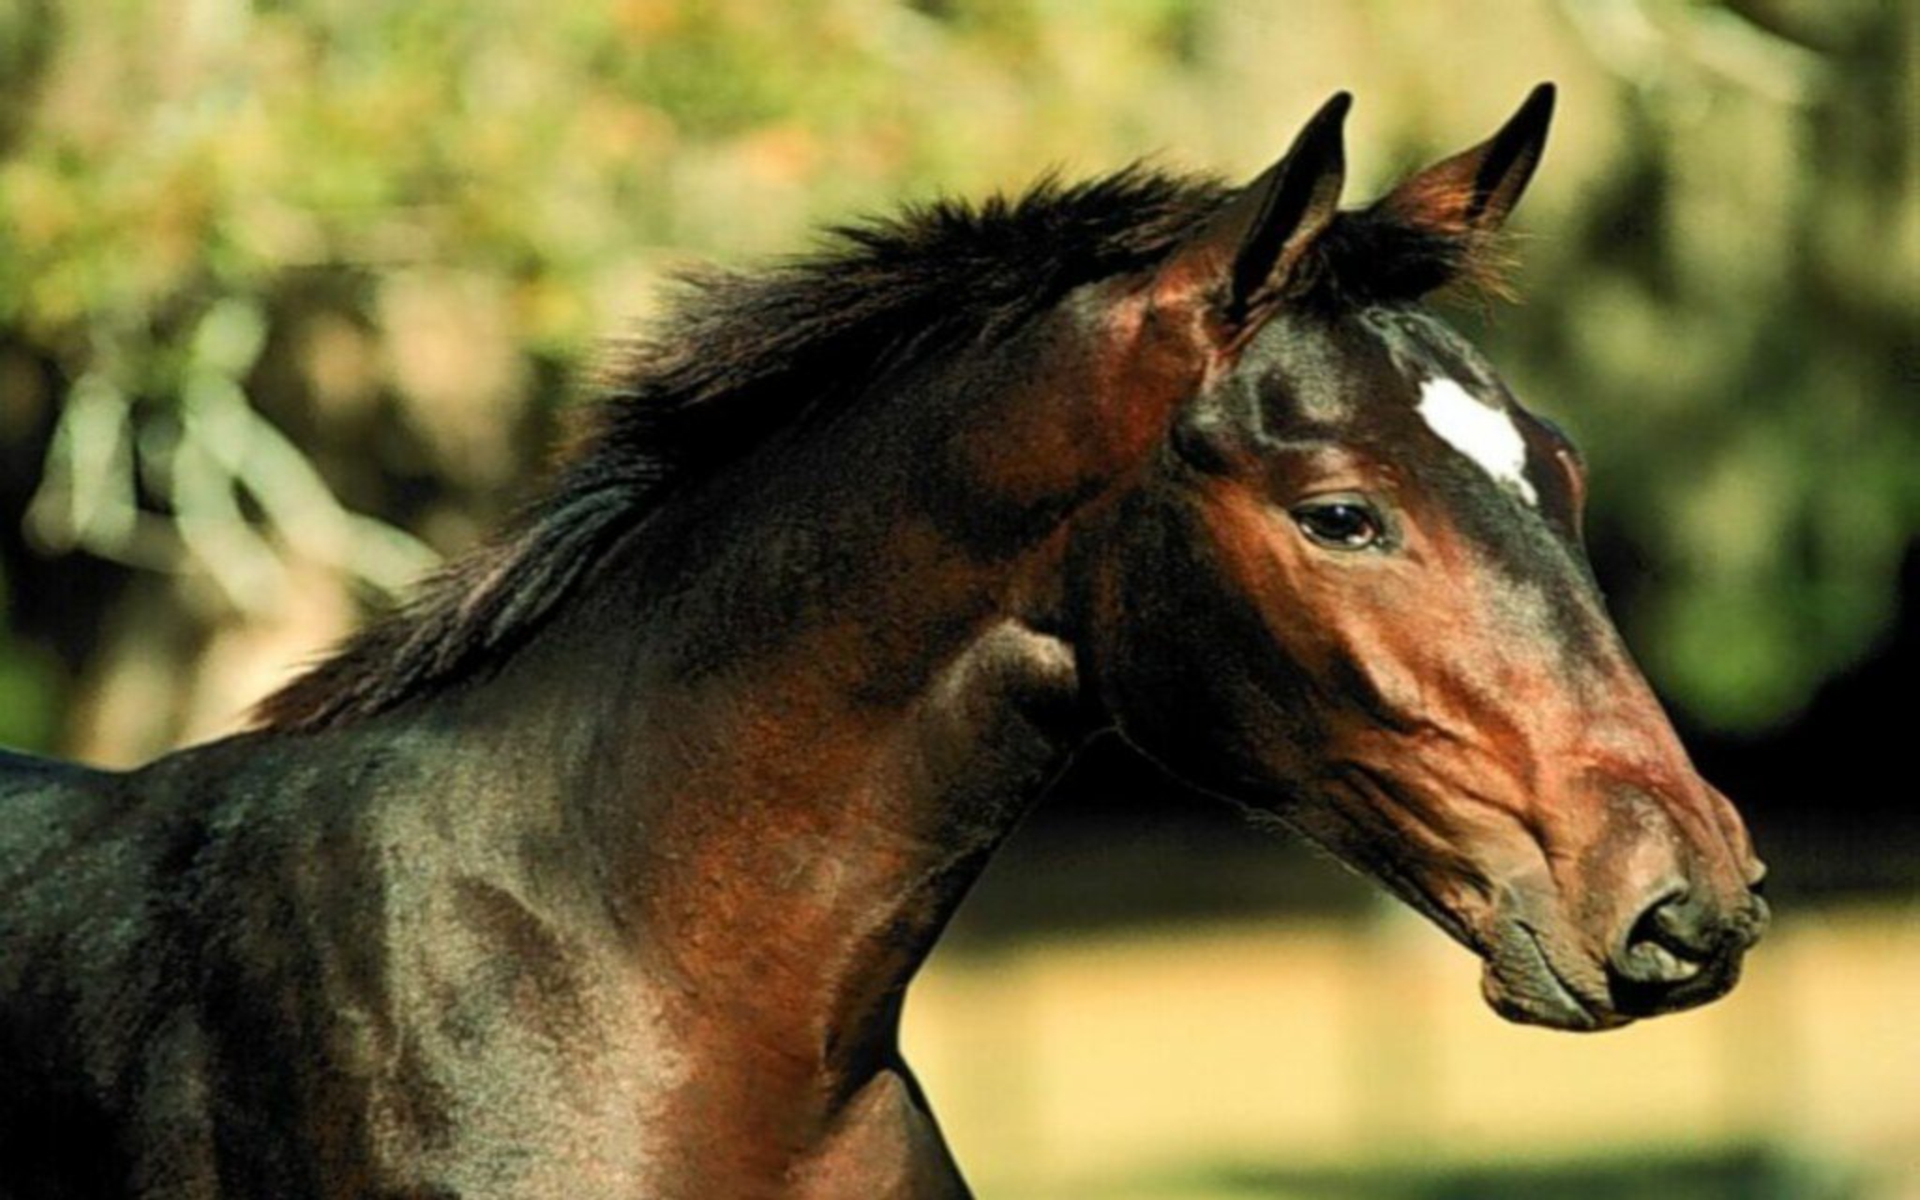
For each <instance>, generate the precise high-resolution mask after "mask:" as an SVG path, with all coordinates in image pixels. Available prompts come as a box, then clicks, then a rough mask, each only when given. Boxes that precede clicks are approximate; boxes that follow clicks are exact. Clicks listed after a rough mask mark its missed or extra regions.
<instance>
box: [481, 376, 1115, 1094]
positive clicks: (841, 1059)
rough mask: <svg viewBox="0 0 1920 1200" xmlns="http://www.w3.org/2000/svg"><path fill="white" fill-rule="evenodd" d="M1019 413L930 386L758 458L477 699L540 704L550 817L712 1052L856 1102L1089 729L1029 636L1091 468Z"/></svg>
mask: <svg viewBox="0 0 1920 1200" xmlns="http://www.w3.org/2000/svg"><path fill="white" fill-rule="evenodd" d="M1032 399H1033V398H1032V397H1030V396H1029V397H1021V396H1018V395H1003V396H1000V397H999V398H997V399H988V400H982V399H981V398H980V397H979V396H978V395H977V394H971V393H969V392H968V391H967V389H965V388H964V387H962V386H959V385H955V386H954V387H953V388H952V389H950V390H942V389H941V388H940V387H938V386H933V387H929V388H928V390H927V393H926V394H922V395H915V396H893V397H888V398H886V399H885V400H884V401H883V402H882V403H879V404H875V405H873V406H871V407H870V408H869V409H867V410H865V411H862V412H855V413H849V414H845V415H844V416H843V418H841V419H837V420H835V421H834V422H833V423H832V424H831V427H830V428H828V429H826V430H823V431H819V432H817V433H816V434H813V435H809V436H805V437H797V438H794V439H792V440H791V441H790V442H789V443H788V444H785V445H782V446H778V447H769V448H767V449H766V450H765V451H764V452H762V453H761V454H759V455H758V456H755V457H750V458H749V459H748V460H747V461H745V462H743V463H741V464H740V465H739V467H738V468H737V469H736V470H735V471H733V472H731V473H730V474H729V475H727V476H724V477H720V478H716V479H714V480H711V481H709V483H708V485H707V486H705V487H704V488H703V489H701V490H698V491H696V492H694V493H693V494H691V495H690V496H689V497H688V498H687V502H686V503H685V504H684V505H683V507H682V508H681V509H680V510H678V511H673V512H663V513H661V514H660V515H659V517H658V519H657V520H656V521H654V522H653V523H652V528H651V531H650V532H646V533H643V534H642V535H641V536H639V537H637V538H636V539H635V544H634V545H633V546H630V547H628V548H627V550H626V551H624V552H623V553H624V561H622V562H620V563H618V564H615V565H613V566H611V567H610V569H609V570H607V571H606V572H603V573H602V582H601V584H600V585H599V586H597V587H596V588H595V589H594V590H593V592H592V593H590V594H589V595H587V596H584V597H582V598H581V601H580V602H579V603H577V604H576V605H575V606H574V611H573V612H572V613H571V614H569V616H568V617H567V619H566V620H565V621H564V622H563V623H562V628H560V629H558V630H556V631H555V632H554V633H553V634H552V635H551V636H548V637H546V638H544V639H542V640H543V642H544V643H545V646H546V649H545V650H544V651H542V653H543V654H544V656H545V661H544V662H541V661H539V656H535V662H534V665H533V666H531V667H528V668H520V669H517V670H516V671H514V672H509V673H507V674H504V675H503V676H502V677H501V678H500V680H499V681H497V682H498V686H504V687H508V688H511V689H513V690H514V692H515V696H516V701H515V702H516V705H517V706H518V707H520V708H521V709H522V710H523V711H527V710H529V709H537V708H539V707H540V705H539V702H538V701H537V700H536V699H535V697H536V696H537V695H538V694H539V693H540V691H541V689H542V687H545V688H546V689H547V690H548V692H549V693H550V695H551V696H552V698H553V703H552V704H551V705H549V706H548V711H549V712H550V713H552V714H553V717H552V719H551V720H548V721H545V722H540V721H534V722H531V723H530V724H529V725H528V729H529V730H530V731H532V736H533V737H534V738H535V739H536V740H537V741H539V742H540V744H541V745H543V746H567V747H572V749H571V750H568V751H564V752H563V753H564V754H565V755H567V756H569V757H570V759H571V761H569V762H568V763H566V764H564V765H563V766H562V767H561V768H560V770H561V774H562V776H563V777H564V778H565V779H566V780H567V782H566V783H565V785H564V786H563V788H562V790H563V791H564V792H565V793H566V794H565V795H564V796H561V797H558V798H557V799H558V801H559V802H560V803H563V804H566V805H568V806H570V807H571V808H572V809H573V810H574V811H576V812H577V813H580V814H583V815H581V816H579V817H578V819H577V820H576V821H575V822H574V824H575V827H576V828H577V829H579V830H580V831H582V832H583V834H584V836H587V837H588V838H589V839H590V840H591V841H592V842H593V844H594V853H595V854H596V855H597V856H599V857H600V858H601V859H602V861H604V863H605V864H606V867H605V870H604V871H603V872H602V877H603V878H605V879H607V880H609V881H610V882H609V884H608V886H609V887H611V888H612V889H614V891H615V892H616V893H617V894H616V895H614V896H612V897H609V899H610V901H611V903H612V906H613V907H614V909H615V910H616V911H617V912H619V913H620V915H621V919H622V920H621V923H622V925H623V926H624V927H625V928H627V929H630V930H632V931H633V933H634V937H633V944H634V950H635V953H636V954H637V955H638V956H639V957H640V959H641V960H642V961H643V962H644V963H645V964H646V965H647V967H648V969H649V971H651V972H653V973H655V974H657V975H659V976H662V977H665V978H669V979H671V980H672V981H674V983H675V985H676V992H675V994H678V995H681V996H684V997H685V998H686V1010H685V1013H684V1014H683V1019H684V1020H685V1021H687V1022H691V1023H693V1024H695V1025H709V1026H711V1025H715V1024H719V1025H724V1026H727V1027H728V1029H729V1030H731V1031H732V1032H733V1033H734V1034H737V1035H740V1036H733V1037H731V1038H726V1037H722V1038H716V1039H710V1040H711V1041H715V1042H728V1041H730V1042H731V1043H732V1044H735V1045H744V1044H752V1045H759V1046H766V1045H779V1046H782V1047H784V1050H783V1053H785V1054H786V1055H788V1056H789V1057H790V1058H791V1059H792V1060H793V1061H796V1062H802V1061H804V1062H811V1063H814V1064H816V1065H817V1066H818V1067H821V1068H824V1069H826V1070H828V1071H830V1072H831V1073H833V1074H835V1075H838V1076H840V1077H843V1078H849V1079H851V1078H857V1077H858V1076H859V1075H860V1074H861V1071H862V1069H863V1066H864V1067H869V1068H870V1067H872V1066H873V1065H875V1064H876V1063H877V1062H878V1061H879V1060H880V1059H882V1058H884V1057H885V1056H887V1055H889V1054H890V1053H891V1047H892V1039H893V1033H894V1027H895V1022H896V1020H897V1015H898V1004H899V999H900V994H901V992H902V990H903V989H904V987H905V986H906V983H907V982H908V980H909V979H910V978H911V976H912V975H913V973H914V972H915V971H916V970H917V969H918V967H919V966H920V964H921V962H922V961H923V960H924V958H925V956H926V954H927V953H928V952H929V950H930V949H931V947H932V944H933V942H934V940H935V938H937V936H938V935H939V933H940V931H941V930H942V928H943V927H944V926H945V924H946V922H947V920H948V918H949V917H950V916H951V914H952V912H953V910H954V908H955V906H956V905H957V904H958V902H959V900H960V899H961V897H962V896H963V895H964V894H965V892H966V891H967V889H968V887H969V886H970V885H971V883H972V882H973V880H974V879H975V878H976V877H977V875H978V873H979V872H980V870H981V869H982V868H983V867H984V866H985V863H986V861H987V859H988V857H989V855H990V854H991V852H992V851H993V850H994V849H995V848H996V847H997V846H998V845H999V844H1000V842H1001V841H1002V840H1003V839H1004V838H1005V837H1006V836H1007V834H1008V833H1009V832H1010V831H1011V830H1012V828H1013V827H1014V825H1015V824H1016V823H1017V821H1018V820H1019V818H1020V816H1021V815H1022V814H1023V813H1024V812H1025V811H1026V810H1027V808H1028V807H1029V805H1030V804H1031V802H1032V801H1033V800H1034V799H1035V798H1036V797H1037V796H1038V794H1039V793H1040V792H1041V791H1042V790H1043V789H1044V787H1045V786H1046V784H1047V783H1048V782H1049V781H1050V779H1051V778H1052V777H1053V775H1054V774H1055V773H1056V772H1057V771H1058V770H1059V769H1060V768H1061V767H1062V766H1063V765H1064V762H1065V760H1066V757H1067V756H1068V755H1069V754H1070V753H1071V751H1072V749H1073V748H1074V746H1075V745H1077V744H1078V742H1079V741H1080V740H1082V739H1083V738H1084V736H1085V735H1086V734H1087V733H1088V732H1090V731H1091V727H1092V724H1091V723H1090V722H1089V721H1088V720H1087V719H1086V716H1085V714H1084V713H1083V712H1082V711H1081V709H1080V695H1079V689H1078V685H1077V681H1076V678H1075V670H1074V661H1073V652H1072V650H1071V648H1070V647H1069V646H1068V645H1067V644H1066V643H1065V642H1063V641H1061V640H1059V639H1058V638H1056V637H1054V636H1052V635H1050V634H1048V633H1046V632H1043V630H1044V629H1046V628H1047V614H1048V609H1049V597H1050V596H1051V595H1052V594H1053V593H1054V591H1055V590H1056V589H1057V587H1058V585H1059V582H1060V580H1059V574H1060V572H1061V570H1062V566H1061V564H1062V562H1063V561H1064V560H1065V559H1066V557H1067V555H1066V551H1067V547H1068V543H1069V541H1070V538H1071V533H1072V528H1073V520H1072V514H1073V513H1074V512H1075V511H1077V509H1076V506H1077V505H1078V506H1082V507H1084V505H1085V504H1086V503H1087V502H1088V497H1090V496H1092V495H1093V494H1094V493H1095V492H1096V491H1097V490H1098V489H1097V488H1094V487H1090V486H1089V484H1088V479H1089V478H1090V477H1091V475H1092V474H1094V473H1096V472H1097V470H1098V467H1097V465H1095V464H1089V463H1086V462H1082V461H1078V460H1076V459H1075V458H1074V456H1073V455H1072V454H1069V453H1062V452H1061V449H1060V447H1061V445H1062V438H1061V437H1060V436H1059V435H1058V434H1057V433H1055V434H1054V435H1053V436H1042V434H1043V432H1044V431H1039V430H1028V429H1025V428H1024V427H1023V426H1024V425H1031V424H1033V423H1034V422H1035V421H1038V420H1046V419H1059V418H1060V417H1061V416H1062V415H1063V414H1062V412H1061V409H1062V407H1063V406H1061V405H1059V404H1055V405H1053V406H1052V407H1051V408H1045V407H1041V408H1038V409H1036V408H1035V407H1034V406H1033V404H1032ZM1064 415H1065V416H1066V417H1068V418H1069V419H1073V418H1076V417H1077V416H1080V414H1074V413H1071V412H1067V413H1065V414H1064ZM990 438H993V439H999V442H1000V444H1001V445H1002V446H1004V447H1006V448H1007V449H1006V450H1005V453H1015V452H1017V451H1018V450H1019V448H1021V447H1023V446H1039V447H1043V448H1044V450H1045V452H1046V453H1047V454H1049V456H1050V461H1049V462H1048V463H1045V464H1035V463H1017V464H1006V463H1002V462H1000V461H999V460H998V459H997V458H996V457H995V454H994V453H993V451H992V447H991V445H990V442H989V439H990ZM999 467H1005V468H1006V469H1007V470H1008V471H1009V473H1010V477H1011V478H1012V479H1014V480H1015V481H1016V482H1017V488H1010V487H1009V486H1008V485H1007V484H1006V483H1005V482H1004V481H1002V480H1000V479H998V478H996V477H994V475H993V471H994V470H995V469H997V468H999ZM1049 472H1052V473H1053V475H1051V476H1050V475H1049V474H1048V473H1049ZM1063 497H1064V498H1065V499H1063ZM1033 512H1044V513H1046V514H1048V515H1047V516H1046V517H1044V518H1043V517H1039V516H1034V515H1031V514H1032V513H1033ZM516 677H517V678H516ZM583 699H584V700H586V701H587V703H585V704H583V703H582V701H583ZM589 712H590V713H591V714H592V715H591V716H590V717H589V718H587V720H588V723H589V725H590V727H589V728H583V727H582V724H581V722H582V718H583V716H584V715H585V714H587V713H589Z"/></svg>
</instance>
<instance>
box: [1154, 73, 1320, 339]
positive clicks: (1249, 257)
mask: <svg viewBox="0 0 1920 1200" xmlns="http://www.w3.org/2000/svg"><path fill="white" fill-rule="evenodd" d="M1352 104H1353V97H1352V96H1350V95H1348V94H1347V93H1346V92H1336V93H1334V95H1333V97H1332V98H1331V99H1329V100H1328V101H1327V102H1326V103H1325V104H1323V105H1321V106H1320V111H1319V112H1316V113H1314V114H1313V117H1312V118H1311V119H1310V120H1308V122H1307V123H1306V125H1305V126H1304V127H1303V128H1302V129H1301V130H1300V132H1299V134H1298V135H1297V136H1296V137H1295V138H1294V139H1293V145H1292V146H1291V147H1289V148H1288V150H1287V152H1286V154H1285V155H1283V156H1282V157H1281V159H1280V161H1279V162H1276V163H1274V164H1273V165H1272V166H1271V167H1268V168H1267V169H1266V171H1265V172H1263V173H1262V174H1261V176H1260V177H1259V178H1258V179H1256V180H1254V181H1253V182H1252V183H1250V184H1248V185H1247V186H1246V187H1244V188H1242V189H1241V190H1240V191H1239V192H1238V193H1236V194H1235V195H1234V197H1233V199H1231V200H1229V201H1228V202H1227V205H1226V207H1225V208H1223V209H1221V210H1220V212H1218V213H1216V214H1215V215H1214V216H1213V218H1212V219H1211V220H1209V221H1207V222H1206V224H1205V225H1203V226H1202V227H1201V228H1200V231H1199V232H1198V233H1196V234H1194V235H1193V236H1192V237H1190V238H1188V239H1187V241H1186V242H1185V243H1184V244H1183V245H1182V246H1180V248H1179V249H1177V250H1176V251H1175V252H1174V254H1173V256H1172V258H1171V259H1170V260H1169V261H1168V263H1167V265H1166V266H1165V267H1164V268H1162V270H1161V274H1160V284H1159V286H1160V288H1161V289H1162V290H1163V292H1181V293H1186V292H1191V291H1198V292H1200V293H1202V294H1204V295H1207V296H1209V297H1210V298H1211V299H1212V300H1213V301H1214V302H1215V303H1216V304H1218V305H1219V309H1220V313H1221V315H1222V316H1223V317H1225V318H1226V320H1227V321H1228V323H1229V324H1231V325H1239V324H1242V323H1244V322H1245V321H1246V320H1247V319H1248V317H1249V315H1250V314H1252V313H1253V312H1255V311H1256V310H1257V309H1259V308H1260V307H1261V306H1262V305H1263V303H1264V302H1265V301H1267V300H1270V299H1271V298H1273V297H1274V296H1276V295H1278V294H1279V293H1280V292H1281V290H1282V289H1283V288H1284V286H1285V284H1286V282H1287V279H1288V276H1289V275H1290V274H1291V273H1292V271H1293V268H1294V267H1295V265H1296V264H1298V263H1299V261H1300V258H1301V256H1302V255H1304V254H1305V253H1306V250H1307V247H1309V246H1311V245H1312V244H1313V240H1314V239H1315V238H1317V237H1319V236H1320V234H1321V233H1322V232H1324V231H1325V230H1326V228H1327V226H1328V225H1329V224H1331V223H1332V221H1333V218H1334V214H1335V213H1336V212H1338V211H1339V207H1340V187H1341V185H1342V184H1343V183H1344V182H1345V180H1346V173H1347V167H1346V148H1345V145H1344V143H1343V140H1342V138H1341V126H1342V124H1343V123H1344V122H1345V121H1346V117H1347V109H1348V108H1350V107H1352Z"/></svg>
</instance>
